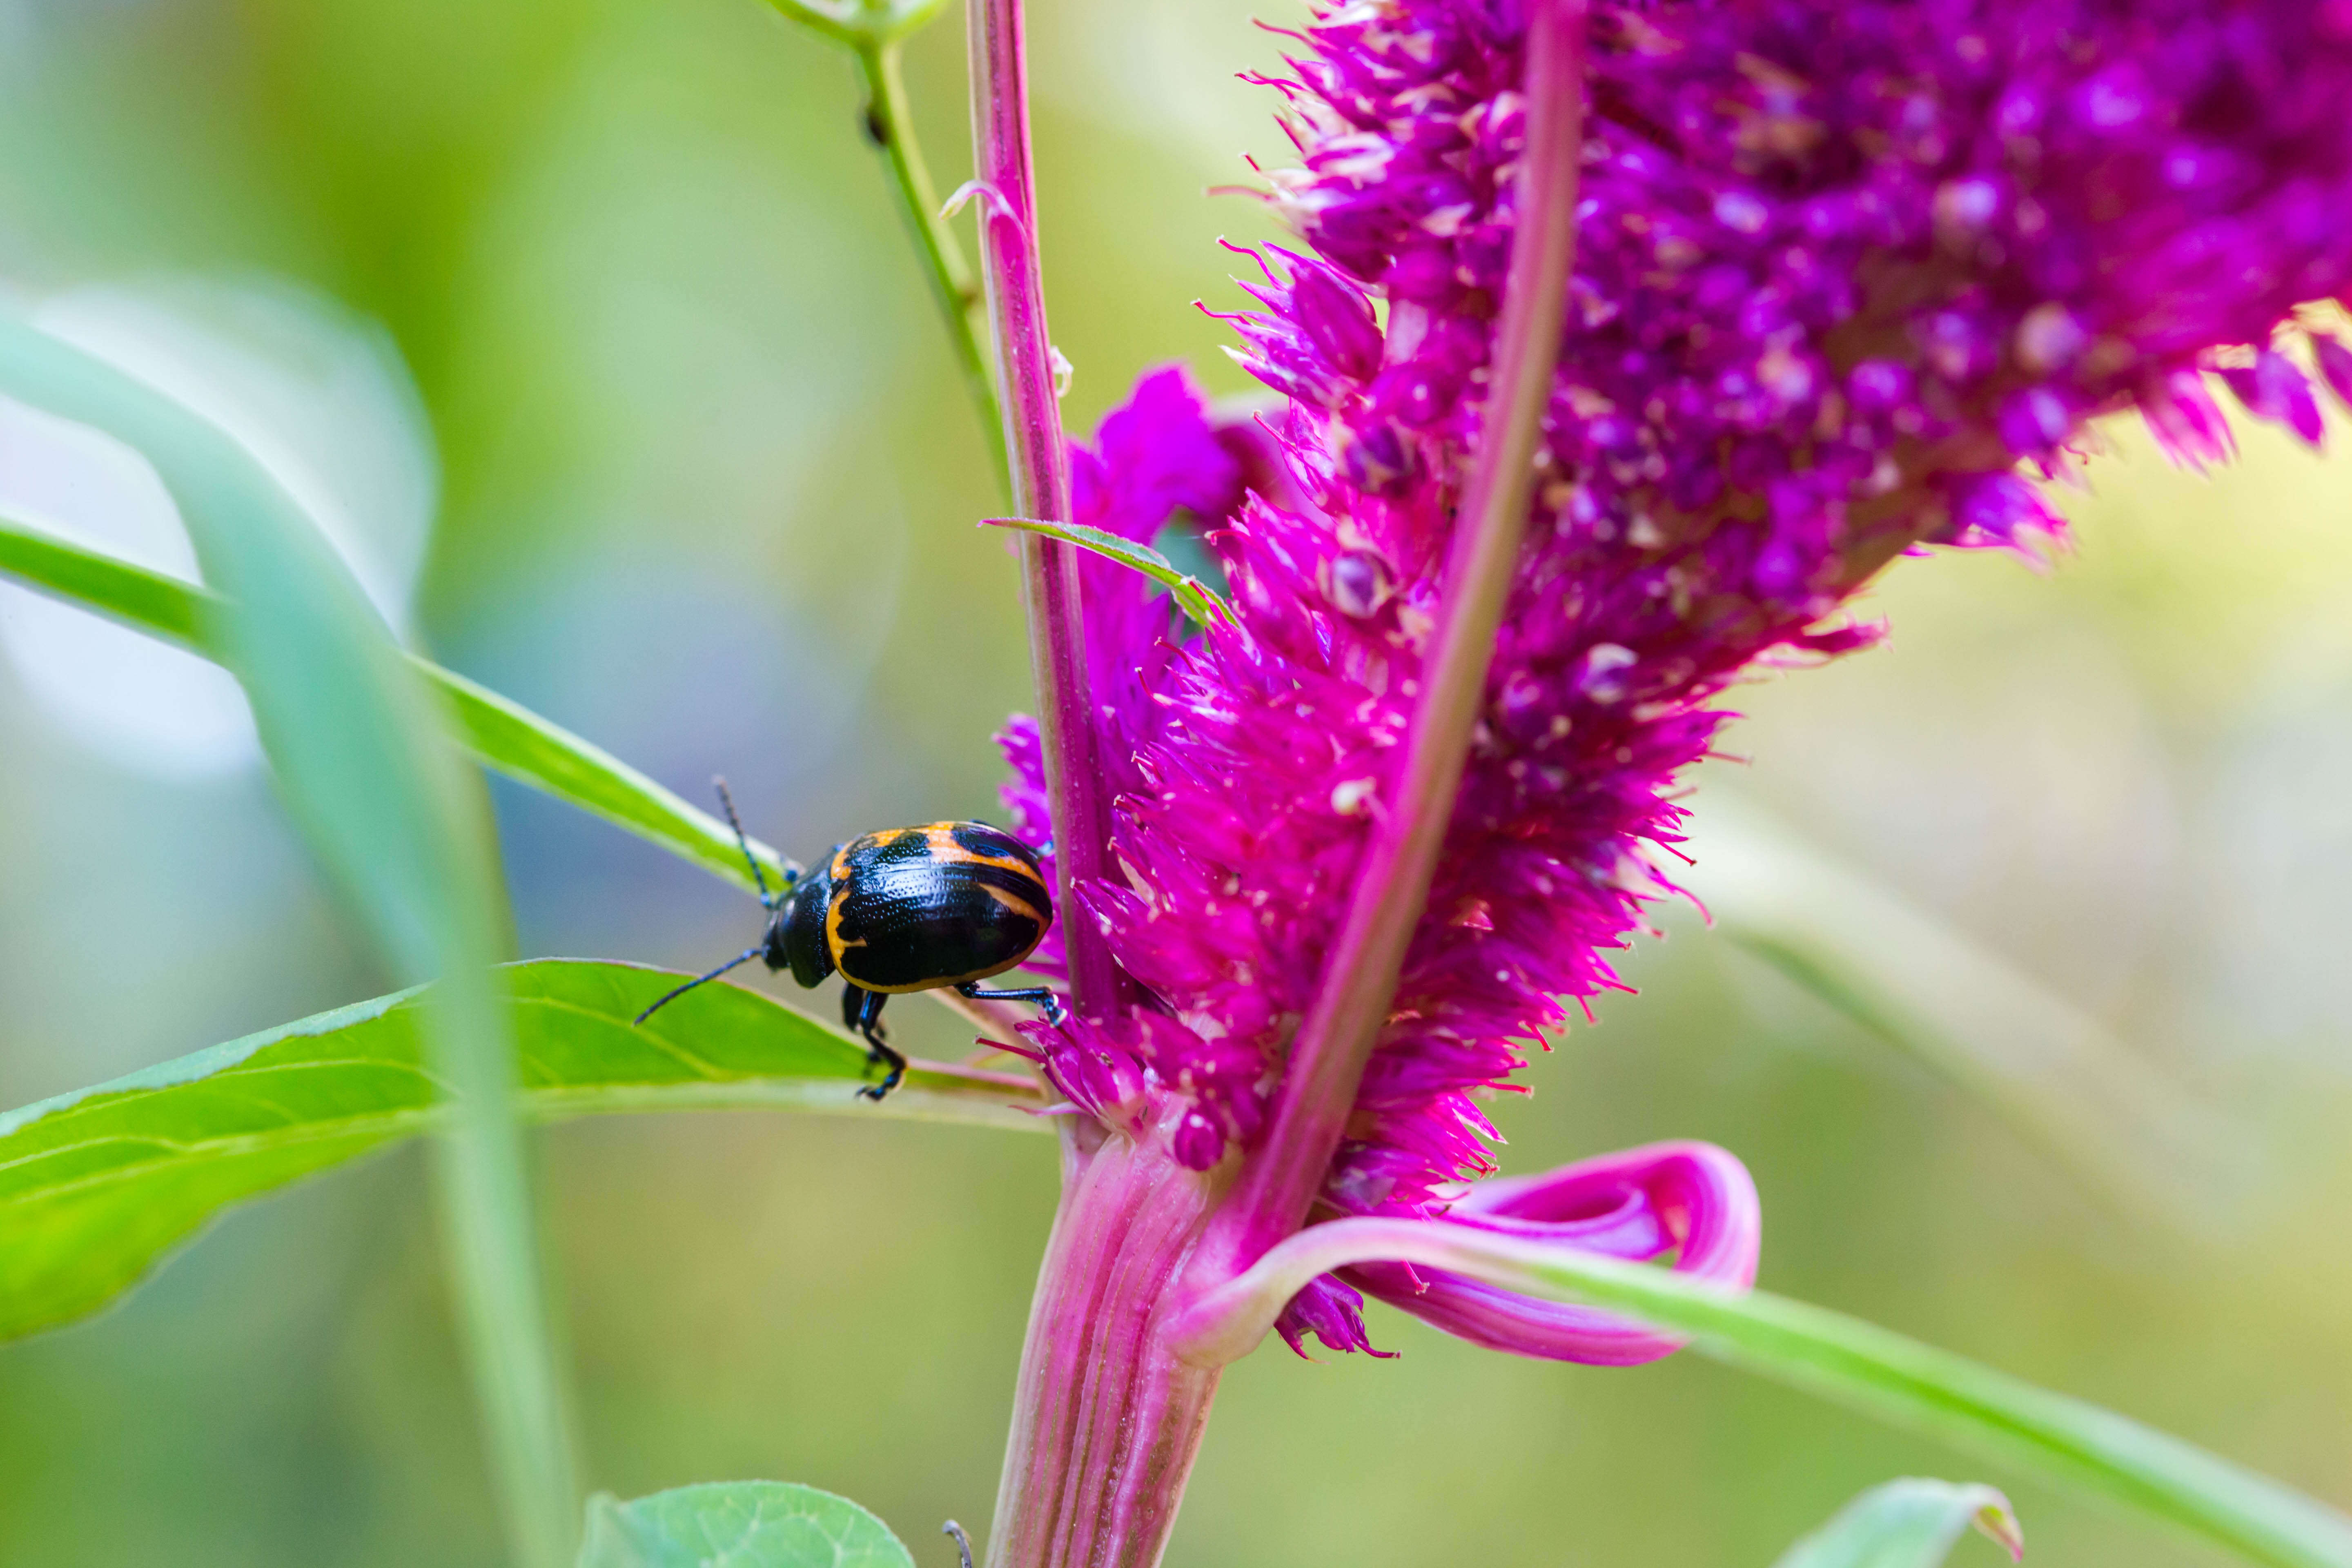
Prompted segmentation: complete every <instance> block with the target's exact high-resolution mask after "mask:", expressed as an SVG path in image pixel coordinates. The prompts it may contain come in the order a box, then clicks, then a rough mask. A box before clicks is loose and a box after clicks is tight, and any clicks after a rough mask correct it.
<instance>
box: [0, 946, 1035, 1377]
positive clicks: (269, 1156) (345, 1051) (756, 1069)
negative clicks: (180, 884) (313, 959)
mask: <svg viewBox="0 0 2352 1568" xmlns="http://www.w3.org/2000/svg"><path fill="white" fill-rule="evenodd" d="M499 973H500V974H501V975H502V976H503V978H504V980H505V982H506V986H507V990H508V993H509V995H510V997H511V999H512V1019H513V1030H514V1036H515V1040H516V1047H517V1051H518V1058H519V1067H520V1079H521V1084H522V1089H521V1094H520V1109H521V1110H522V1112H523V1114H524V1115H526V1116H529V1117H530V1118H531V1119H533V1120H535V1121H558V1120H562V1119H566V1118H570V1117H574V1116H593V1115H602V1114H607V1113H611V1112H616V1111H635V1110H726V1109H773V1110H824V1111H834V1112H839V1113H843V1114H852V1115H860V1116H887V1117H893V1118H898V1119H905V1120H913V1121H961V1122H967V1123H973V1124H977V1125H982V1126H991V1127H999V1128H1006V1129H1010V1130H1013V1131H1045V1130H1048V1129H1049V1127H1050V1121H1048V1120H1047V1119H1045V1118H1042V1117H1039V1116H1036V1115H1034V1114H1031V1113H1032V1112H1034V1111H1035V1110H1042V1109H1043V1108H1044V1106H1045V1097H1044V1095H1043V1094H1042V1093H1040V1092H1039V1090H1038V1089H1036V1088H1034V1086H1033V1085H1032V1084H1031V1083H1030V1082H1029V1081H1028V1080H1026V1079H1021V1078H1015V1077H1013V1076H1011V1075H1008V1074H1003V1073H991V1072H982V1071H978V1070H976V1069H973V1068H961V1067H956V1066H952V1065H950V1064H948V1063H944V1062H925V1061H917V1062H916V1063H915V1064H914V1065H913V1067H912V1068H911V1069H910V1070H909V1071H908V1075H907V1081H906V1082H905V1083H904V1084H902V1085H901V1086H900V1087H899V1088H898V1089H897V1090H896V1091H895V1092H894V1093H892V1094H891V1095H890V1097H889V1098H888V1099H887V1100H883V1101H881V1102H880V1103H879V1104H878V1105H877V1104H876V1103H875V1102H873V1101H871V1100H861V1099H859V1098H857V1092H856V1091H857V1089H858V1088H859V1087H860V1086H861V1085H862V1084H865V1083H866V1082H869V1081H871V1069H870V1068H868V1066H867V1064H866V1047H865V1046H864V1044H862V1043H861V1042H859V1041H856V1040H853V1039H851V1038H850V1037H848V1036H846V1035H845V1034H842V1033H841V1032H839V1031H838V1030H835V1029H833V1028H830V1027H828V1026H825V1025H823V1024H820V1023H818V1022H817V1021H816V1020H815V1019H814V1018H811V1017H809V1016H807V1015H805V1014H803V1013H799V1012H795V1011H794V1010H793V1009H792V1008H790V1007H787V1006H785V1005H782V1003H779V1002H775V1001H772V1000H771V999H770V998H768V997H766V996H762V995H761V994H759V993H757V992H753V991H746V990H743V989H741V988H740V987H737V986H732V985H724V984H718V985H705V986H702V987H700V988H699V989H698V990H695V991H691V992H688V994H686V995H684V996H681V997H679V998H678V999H677V1001H676V1002H674V1003H672V1004H670V1005H668V1006H667V1007H665V1008H663V1009H662V1010H661V1011H660V1012H659V1013H656V1014H655V1015H654V1016H653V1017H651V1018H649V1019H647V1020H646V1024H645V1026H644V1027H642V1028H637V1027H633V1026H631V1023H630V1020H631V1019H633V1018H635V1016H636V1015H637V1014H638V1013H639V1012H640V1011H641V1010H643V1009H644V1007H645V1006H646V1004H647V1003H649V1002H651V1001H652V1000H653V999H654V998H655V997H656V996H659V995H660V994H662V993H663V992H665V991H667V990H668V989H669V988H670V987H671V986H673V985H675V984H677V982H678V980H679V979H680V978H681V976H679V975H677V974H674V973H670V972H669V971H667V970H661V969H647V968H641V967H638V966H636V965H634V964H620V963H584V962H580V961H576V960H568V959H546V960H541V961H540V962H537V963H520V964H514V965H511V966H509V967H508V968H506V969H504V970H502V971H500V972H499ZM424 996H425V992H424V991H423V990H422V988H419V989H417V990H411V991H404V992H399V993H396V994H393V995H390V996H379V997H377V998H375V999H374V1000H373V1001H369V1002H361V1003H357V1004H354V1005H352V1006H348V1007H339V1008H337V1009H335V1010H334V1011H333V1012H331V1013H321V1014H320V1015H319V1016H316V1017H312V1018H305V1019H303V1020H301V1021H300V1022H299V1023H295V1024H289V1025H286V1026H283V1027H281V1028H277V1029H271V1030H268V1031H267V1032H266V1033H263V1034H258V1035H253V1036H249V1037H247V1038H245V1039H242V1040H232V1041H230V1042H229V1043H227V1044H226V1045H219V1046H214V1047H210V1048H209V1049H206V1050H202V1051H198V1052H196V1053H194V1055H192V1056H185V1057H182V1058H178V1059H176V1060H174V1061H168V1062H164V1063H163V1064H162V1065H160V1066H157V1067H152V1068H146V1069H145V1070H143V1071H141V1072H136V1073H132V1074H131V1075H130V1076H129V1077H127V1078H121V1079H115V1080H114V1081H113V1082H111V1083H106V1084H100V1085H99V1086H98V1087H96V1088H94V1089H82V1090H79V1091H78V1092H76V1093H73V1094H68V1095H64V1096H61V1097H59V1098H58V1099H55V1100H43V1101H42V1102H41V1103H39V1104H37V1105H30V1106H26V1107H25V1108H24V1109H23V1110H16V1111H11V1112H8V1113H6V1114H5V1115H0V1340H5V1339H14V1338H16V1337H19V1336H21V1335H25V1334H29V1333H33V1332H36V1331H39V1330H42V1329H47V1328H51V1327H55V1326H56V1325H58V1324H60V1323H64V1322H69V1321H72V1320H74V1319H76V1318H79V1317H84V1316H87V1315H88V1314H89V1313H91V1312H94V1311H96V1310H99V1309H100V1308H101V1307H103V1306H105V1305H106V1304H107V1303H108V1302H110V1301H111V1300H114V1299H115V1298H116V1297H117V1296H119V1295H121V1293H122V1292H123V1291H124V1290H126V1289H130V1287H131V1286H132V1285H133V1284H135V1283H137V1281H138V1280H139V1279H141V1278H142V1276H144V1275H145V1274H146V1273H147V1272H148V1271H149V1270H150V1269H152V1268H154V1267H155V1265H156V1264H157V1263H158V1262H159V1261H161V1260H162V1258H163V1257H164V1256H165V1255H166V1254H167V1253H169V1252H170V1251H171V1250H172V1249H173V1248H174V1247H177V1246H179V1245H180V1244H181V1243H182V1242H184V1241H185V1240H186V1239H187V1238H188V1237H191V1236H193V1235H194V1234H195V1233H196V1232H197V1231H198V1230H200V1229H202V1228H203V1227H204V1226H205V1225H206V1224H207V1223H209V1222H210V1221H211V1220H213V1219H214V1218H215V1217H216V1216H217V1215H220V1214H221V1213H222V1212H223V1211H224V1210H225V1209H227V1208H228V1207H230V1206H232V1205H236V1204H239V1203H243V1202H245V1201H246V1200H247V1199H250V1198H254V1197H257V1196H260V1195H261V1194H265V1193H268V1192H269V1191H271V1190H273V1189H275V1188H278V1187H281V1186H283V1185H285V1184H287V1183H289V1182H291V1181H294V1180H296V1179H297V1178H299V1177H301V1176H305V1175H309V1174H310V1173H314V1172H318V1171H323V1170H326V1169H328V1168H330V1167H331V1166H334V1165H339V1164H341V1163H344V1162H346V1161H349V1160H352V1159H353V1158H355V1157H357V1156H359V1155H361V1154H364V1153H367V1152H371V1151H373V1150H376V1149H380V1148H383V1146H384V1145H386V1144H388V1143H391V1142H395V1141H396V1140H399V1139H402V1138H407V1137H413V1136H415V1135H416V1134H418V1133H421V1132H425V1131H431V1130H433V1129H435V1128H436V1127H439V1126H443V1125H445V1124H446V1121H447V1119H448V1116H449V1107H448V1102H447V1100H446V1097H445V1096H444V1095H443V1094H442V1093H441V1092H440V1088H441V1086H440V1085H439V1084H438V1083H437V1082H436V1078H435V1075H434V1073H433V1072H432V1070H431V1068H429V1067H428V1066H427V1063H426V1058H425V1049H424V1041H423V1040H422V1038H421V1037H420V1036H419V1032H418V1026H419V1023H420V1021H421V1020H422V1017H423V1008H424Z"/></svg>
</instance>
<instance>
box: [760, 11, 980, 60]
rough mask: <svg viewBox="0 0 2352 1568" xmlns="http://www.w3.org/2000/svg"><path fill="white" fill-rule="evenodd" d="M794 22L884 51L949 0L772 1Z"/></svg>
mask: <svg viewBox="0 0 2352 1568" xmlns="http://www.w3.org/2000/svg"><path fill="white" fill-rule="evenodd" d="M769 4H771V5H774V6H775V8H776V9H777V10H779V11H781V12H782V13H783V14H784V15H785V16H787V17H789V18H790V19H791V20H793V21H795V22H798V23H799V24H800V25H801V26H803V27H806V28H808V29H810V30H811V31H812V32H815V33H821V34H823V35H824V37H828V38H831V39H832V40H833V41H834V42H835V43H837V44H843V45H846V46H847V47H850V48H853V49H856V50H858V51H859V52H860V53H868V52H872V51H876V50H879V49H882V48H884V47H887V46H888V45H891V44H895V43H897V42H898V40H899V39H901V38H903V37H906V36H907V35H908V34H909V33H911V32H913V31H915V29H917V28H918V27H920V26H923V25H924V24H925V23H927V22H929V21H930V20H931V19H932V18H933V17H935V16H938V15H939V14H940V11H941V10H943V9H945V8H946V5H947V0H769Z"/></svg>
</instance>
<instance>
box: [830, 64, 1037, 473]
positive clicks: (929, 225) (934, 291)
mask: <svg viewBox="0 0 2352 1568" xmlns="http://www.w3.org/2000/svg"><path fill="white" fill-rule="evenodd" d="M852 47H854V49H855V50H856V56H857V74H858V77H859V79H860V80H861V81H863V82H864V84H865V87H866V131H867V133H868V134H870V135H871V136H872V137H873V138H874V139H875V140H876V141H877V142H879V143H880V144H881V147H882V152H883V153H884V155H885V156H887V158H888V159H889V161H890V177H891V184H892V186H893V188H894V189H896V190H897V192H898V210H899V212H900V214H901V215H902V216H904V217H905V218H906V220H907V230H908V233H909V234H911V235H912V236H913V237H914V239H915V246H916V248H917V249H919V250H920V251H921V252H922V255H923V264H924V275H925V276H926V277H928V278H929V279H930V285H931V297H932V298H933V299H934V300H937V301H938V303H939V307H940V318H941V319H942V320H943V321H946V323H947V329H948V338H949V341H950V342H951V343H952V344H953V345H954V347H955V355H956V365H957V368H959V369H960V370H961V371H962V372H963V381H964V386H965V389H966V390H967V391H969V392H970V393H971V400H972V405H973V407H975V408H976V409H978V410H979V413H980V422H981V427H982V429H983V430H985V431H987V432H989V433H990V434H991V435H993V434H994V433H996V432H997V431H998V430H999V429H1000V428H1001V426H1002V416H1000V415H999V414H998V413H997V408H996V388H995V386H994V384H992V381H991V380H990V377H989V370H988V352H987V349H986V348H985V347H984V346H983V344H982V323H981V321H980V310H981V290H980V285H979V283H978V282H977V281H975V280H974V279H973V278H972V275H971V266H970V265H969V264H968V263H966V262H965V260H964V258H963V247H961V246H960V245H958V244H957V243H956V237H955V231H954V230H953V229H951V228H950V227H949V226H948V221H947V219H946V218H945V217H943V216H940V197H939V192H938V191H937V189H935V188H934V187H933V185H932V184H931V174H930V169H929V166H928V165H927V164H925V163H924V162H923V149H922V145H921V143H920V142H918V141H917V140H916V139H915V125H914V120H913V117H912V115H911V114H910V113H909V112H908V105H907V84H906V81H905V79H904V78H903V77H902V75H901V74H900V72H899V68H898V59H899V44H898V39H897V38H895V37H893V38H889V39H887V40H878V41H877V40H874V39H864V38H861V39H859V40H858V41H856V43H855V44H854V45H853V46H852ZM983 221H984V220H983ZM988 448H989V457H990V458H992V460H993V462H994V463H995V466H996V480H997V483H998V484H999V485H1000V486H1002V487H1003V488H1004V489H1005V491H1006V492H1007V493H1008V494H1009V493H1011V490H1012V476H1011V473H1010V471H1009V470H1008V468H1007V467H1006V462H1005V455H1004V448H1003V446H1002V445H1001V444H999V443H997V442H995V441H991V442H990V443H989V444H988Z"/></svg>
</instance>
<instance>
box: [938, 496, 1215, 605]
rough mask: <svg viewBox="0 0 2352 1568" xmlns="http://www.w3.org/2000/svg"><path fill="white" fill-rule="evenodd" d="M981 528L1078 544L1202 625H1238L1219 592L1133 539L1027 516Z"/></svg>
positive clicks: (984, 524)
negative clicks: (1158, 591) (1216, 621)
mask: <svg viewBox="0 0 2352 1568" xmlns="http://www.w3.org/2000/svg"><path fill="white" fill-rule="evenodd" d="M981 526H982V528H1017V529H1020V530H1021V531H1024V532H1026V533H1042V534H1044V535H1045V536H1046V537H1047V538H1048V539H1058V540H1060V541H1061V542H1063V543H1065V544H1075V545H1076V546H1077V547H1078V548H1079V549H1081V550H1090V551H1092V552H1094V553H1096V554H1097V555H1099V556H1101V557H1103V558H1104V559H1105V560H1108V561H1116V562H1118V563H1119V564H1120V565H1122V566H1126V567H1130V568H1132V569H1133V570H1135V571H1138V572H1140V573H1142V574H1144V575H1145V576H1147V577H1149V578H1150V579H1151V580H1152V581H1153V582H1155V583H1157V584H1160V586H1162V587H1164V588H1166V589H1167V590H1168V591H1169V593H1170V594H1171V595H1174V596H1175V600H1176V604H1177V606H1178V607H1179V608H1180V609H1181V610H1182V611H1183V612H1184V613H1185V614H1186V615H1187V616H1191V617H1192V619H1193V621H1194V622H1195V623H1196V624H1198V625H1201V626H1207V625H1209V624H1210V620H1211V617H1213V616H1214V617H1218V618H1222V619H1223V621H1224V623H1225V624H1226V625H1227V626H1233V625H1235V624H1237V623H1236V622H1235V621H1234V609H1233V606H1232V605H1228V604H1226V603H1225V602H1224V600H1223V599H1221V598H1219V597H1218V596H1217V591H1216V590H1215V589H1214V588H1212V587H1210V586H1209V585H1208V584H1206V583H1203V582H1202V581H1201V580H1200V579H1199V578H1198V577H1188V576H1186V575H1185V574H1183V573H1182V572H1181V571H1179V570H1178V569H1177V567H1176V564H1175V563H1173V562H1171V561H1170V560H1169V559H1168V557H1166V556H1165V555H1162V554H1160V552H1158V551H1157V550H1154V549H1152V548H1151V546H1150V545H1149V544H1139V543H1137V542H1135V541H1134V540H1132V539H1122V538H1120V537H1119V536H1118V534H1116V533H1107V532H1105V531H1103V530H1101V529H1099V528H1088V527H1087V526H1086V525H1084V524H1083V523H1076V522H1039V521H1037V520H1035V519H1034V518H1027V517H990V518H983V519H982V520H981Z"/></svg>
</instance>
